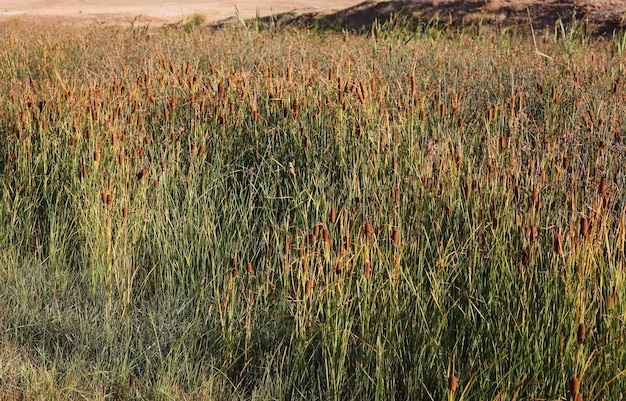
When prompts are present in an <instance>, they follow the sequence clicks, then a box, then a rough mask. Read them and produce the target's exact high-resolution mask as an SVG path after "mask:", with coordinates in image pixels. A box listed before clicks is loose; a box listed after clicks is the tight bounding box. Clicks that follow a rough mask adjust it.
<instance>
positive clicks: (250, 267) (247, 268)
mask: <svg viewBox="0 0 626 401" xmlns="http://www.w3.org/2000/svg"><path fill="white" fill-rule="evenodd" d="M246 271H247V272H248V273H252V263H250V262H246Z"/></svg>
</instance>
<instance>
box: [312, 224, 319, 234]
mask: <svg viewBox="0 0 626 401" xmlns="http://www.w3.org/2000/svg"><path fill="white" fill-rule="evenodd" d="M320 226H321V225H320V224H316V225H314V226H313V235H315V236H316V237H317V236H318V235H319V233H320Z"/></svg>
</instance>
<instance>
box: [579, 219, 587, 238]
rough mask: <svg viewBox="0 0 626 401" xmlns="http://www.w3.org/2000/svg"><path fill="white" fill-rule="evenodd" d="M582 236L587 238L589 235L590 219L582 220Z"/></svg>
mask: <svg viewBox="0 0 626 401" xmlns="http://www.w3.org/2000/svg"><path fill="white" fill-rule="evenodd" d="M580 235H581V236H582V237H583V238H586V237H587V236H588V235H589V218H587V217H583V218H581V219H580Z"/></svg>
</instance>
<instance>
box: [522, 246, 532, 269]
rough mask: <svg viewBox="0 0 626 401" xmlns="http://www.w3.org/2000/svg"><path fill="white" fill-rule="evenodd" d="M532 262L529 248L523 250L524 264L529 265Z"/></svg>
mask: <svg viewBox="0 0 626 401" xmlns="http://www.w3.org/2000/svg"><path fill="white" fill-rule="evenodd" d="M529 263H530V252H529V251H528V249H524V250H522V265H524V266H528V264H529Z"/></svg>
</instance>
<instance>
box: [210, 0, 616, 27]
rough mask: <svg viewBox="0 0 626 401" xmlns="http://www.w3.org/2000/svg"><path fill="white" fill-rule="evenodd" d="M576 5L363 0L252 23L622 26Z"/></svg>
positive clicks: (604, 13) (607, 14)
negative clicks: (333, 9) (395, 20)
mask: <svg viewBox="0 0 626 401" xmlns="http://www.w3.org/2000/svg"><path fill="white" fill-rule="evenodd" d="M592 4H593V6H590V5H588V4H587V3H581V2H578V1H573V0H569V1H567V0H566V1H554V0H548V1H540V0H537V1H519V2H516V1H498V0H465V1H461V0H439V1H437V0H434V1H419V0H416V1H365V2H363V3H360V4H357V5H356V6H353V7H349V8H346V9H343V10H340V11H337V12H333V13H323V12H305V13H297V12H290V13H283V14H278V15H275V16H272V17H263V18H260V19H258V20H253V21H249V22H250V24H257V25H258V26H260V27H267V26H272V25H274V26H285V25H295V26H302V27H313V28H316V29H321V30H348V31H357V32H358V31H370V30H371V28H372V26H373V25H374V24H375V23H378V24H385V23H386V22H388V21H390V20H392V19H393V18H401V19H402V21H403V22H405V23H407V22H408V23H413V24H415V25H418V24H424V23H428V24H429V25H430V26H433V25H447V26H461V27H462V26H469V25H473V24H474V25H476V24H480V25H481V26H485V27H494V28H502V27H506V26H525V27H528V26H529V24H528V23H529V20H531V21H532V24H533V28H534V29H535V30H538V31H539V30H543V29H553V28H554V27H555V24H557V22H558V21H559V20H560V21H562V22H563V24H564V25H565V26H567V25H568V24H571V23H572V22H580V23H582V25H583V26H584V29H586V30H587V31H588V32H587V33H589V34H593V35H607V34H608V35H611V34H612V33H613V32H615V31H619V30H621V29H623V28H624V18H623V14H624V11H626V10H617V9H614V8H611V7H610V6H608V5H607V6H606V7H604V8H598V7H597V3H592ZM236 22H237V21H236V20H234V19H229V20H225V21H221V22H219V23H217V24H215V25H213V27H215V28H220V27H224V26H227V25H232V24H233V23H236Z"/></svg>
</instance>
